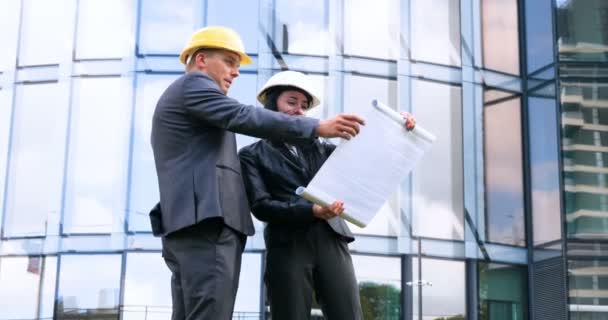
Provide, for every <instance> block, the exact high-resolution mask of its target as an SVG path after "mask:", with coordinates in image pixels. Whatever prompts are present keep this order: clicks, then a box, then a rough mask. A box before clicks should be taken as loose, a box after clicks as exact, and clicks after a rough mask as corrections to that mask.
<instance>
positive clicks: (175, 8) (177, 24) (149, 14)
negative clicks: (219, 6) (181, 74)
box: [138, 0, 202, 55]
mask: <svg viewBox="0 0 608 320" xmlns="http://www.w3.org/2000/svg"><path fill="white" fill-rule="evenodd" d="M197 2H199V1H196V0H141V4H140V6H141V16H140V36H139V45H138V47H139V52H138V53H140V54H153V53H168V54H175V55H177V54H179V53H180V52H181V51H182V49H183V48H184V45H185V44H186V42H187V41H188V39H190V36H191V35H192V32H194V30H196V28H197V27H198V26H199V25H200V24H199V22H198V19H196V18H195V17H196V10H195V9H196V8H197V7H198V6H197V5H195V3H197ZM199 12H202V11H199ZM198 15H200V14H198Z"/></svg>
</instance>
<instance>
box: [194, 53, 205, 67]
mask: <svg viewBox="0 0 608 320" xmlns="http://www.w3.org/2000/svg"><path fill="white" fill-rule="evenodd" d="M205 58H207V55H206V54H205V52H203V51H201V52H198V53H197V54H196V56H194V63H195V64H196V65H197V66H203V67H204V66H206V65H207V63H206V61H205Z"/></svg>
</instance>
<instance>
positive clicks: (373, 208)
mask: <svg viewBox="0 0 608 320" xmlns="http://www.w3.org/2000/svg"><path fill="white" fill-rule="evenodd" d="M372 106H373V108H369V110H368V112H367V113H365V114H364V115H363V118H364V119H365V123H366V124H365V125H364V126H361V130H360V132H359V134H358V135H357V136H355V137H354V138H352V139H351V140H342V143H340V145H339V146H338V147H337V148H336V150H335V151H334V152H333V153H332V154H331V156H330V157H329V158H328V159H327V161H325V163H324V164H323V166H322V167H321V169H319V171H318V172H317V174H316V175H315V176H314V178H313V179H312V181H311V182H310V183H309V184H308V186H306V187H299V188H297V189H296V194H298V195H299V196H301V197H303V198H304V199H306V200H308V201H311V202H313V203H316V204H318V205H320V206H327V205H330V204H331V203H333V202H334V201H336V200H340V201H343V202H344V213H343V214H342V216H341V217H342V218H344V219H345V220H347V221H349V222H351V223H353V224H355V225H356V226H358V227H361V228H363V227H365V226H367V224H369V222H370V221H371V220H372V219H373V218H374V216H375V215H376V213H377V212H378V210H380V208H381V207H382V205H383V204H384V203H385V202H386V200H387V199H388V197H389V196H390V195H391V194H392V193H393V192H395V191H396V190H397V189H398V187H399V184H400V183H401V182H402V181H403V180H404V179H405V178H406V177H407V175H408V173H409V172H410V171H411V170H412V169H413V168H414V166H415V165H416V163H417V162H418V161H420V159H421V158H422V157H423V155H424V153H425V152H426V151H427V150H428V149H429V148H430V147H431V145H432V144H433V141H435V136H434V135H433V134H431V133H430V132H428V131H426V130H424V128H422V126H421V125H420V124H416V127H415V128H414V129H413V130H411V131H407V130H406V129H405V119H403V116H402V115H401V114H400V113H398V112H396V111H394V110H392V109H391V108H389V107H387V106H386V105H384V104H382V103H381V102H379V101H377V100H374V101H372Z"/></svg>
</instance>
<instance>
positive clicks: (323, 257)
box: [265, 220, 363, 320]
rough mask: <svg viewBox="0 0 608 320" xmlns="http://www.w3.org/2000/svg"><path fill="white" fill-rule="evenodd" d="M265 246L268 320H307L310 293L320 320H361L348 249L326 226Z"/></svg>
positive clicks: (318, 223) (315, 226)
mask: <svg viewBox="0 0 608 320" xmlns="http://www.w3.org/2000/svg"><path fill="white" fill-rule="evenodd" d="M299 231H302V232H299ZM266 246H267V257H266V274H265V282H266V288H267V292H268V299H269V302H270V314H271V317H272V320H308V319H310V317H311V306H312V299H313V292H314V293H315V296H316V299H317V302H318V303H319V304H320V306H321V309H322V311H323V315H324V316H325V319H328V320H344V319H348V320H359V319H362V318H363V317H362V311H361V302H360V299H359V287H358V285H357V280H356V278H355V272H354V268H353V263H352V259H351V256H350V253H349V251H348V245H347V243H346V241H344V240H343V239H341V238H339V236H338V235H337V234H336V233H335V232H334V231H333V230H331V228H330V226H329V225H328V224H327V223H326V222H325V221H322V220H318V221H316V222H314V223H313V224H312V225H311V226H310V227H307V228H305V229H304V230H298V231H296V232H294V233H293V234H292V237H290V239H289V241H287V242H285V243H278V244H277V243H266Z"/></svg>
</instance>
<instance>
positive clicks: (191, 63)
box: [186, 47, 221, 70]
mask: <svg viewBox="0 0 608 320" xmlns="http://www.w3.org/2000/svg"><path fill="white" fill-rule="evenodd" d="M219 50H221V49H217V48H206V47H203V48H198V49H196V50H195V51H194V53H193V54H191V55H189V56H187V57H186V70H191V69H192V68H193V67H194V64H195V61H196V55H197V54H199V53H201V52H202V53H205V54H213V53H215V52H218V51H219Z"/></svg>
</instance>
